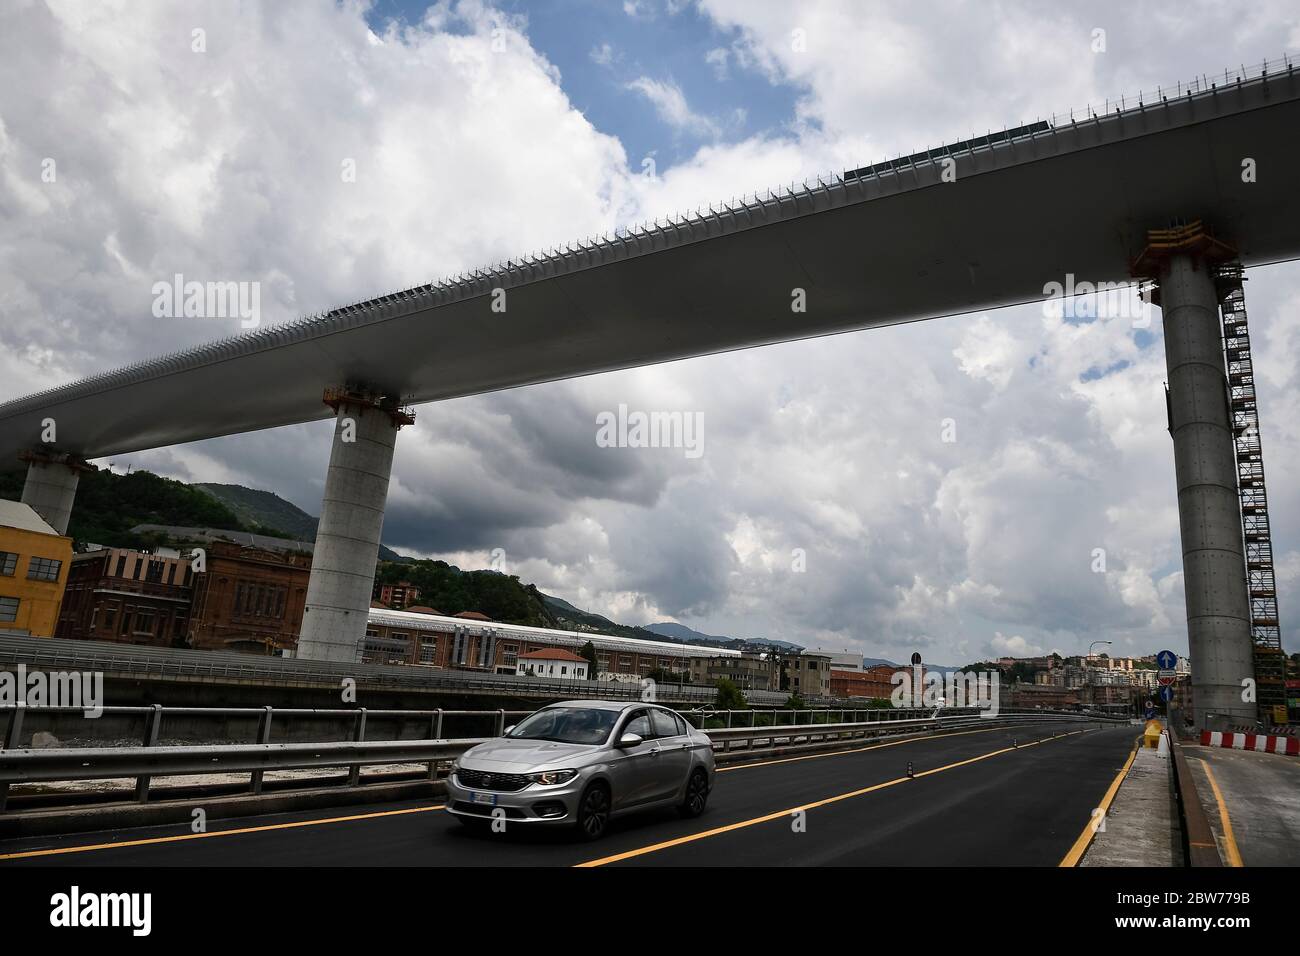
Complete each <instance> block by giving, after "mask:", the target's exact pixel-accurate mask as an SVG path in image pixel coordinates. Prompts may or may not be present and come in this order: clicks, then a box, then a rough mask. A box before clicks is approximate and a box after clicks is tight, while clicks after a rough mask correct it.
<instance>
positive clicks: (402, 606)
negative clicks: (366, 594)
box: [370, 581, 420, 611]
mask: <svg viewBox="0 0 1300 956" xmlns="http://www.w3.org/2000/svg"><path fill="white" fill-rule="evenodd" d="M370 598H371V600H372V601H378V602H379V603H380V604H382V605H383V606H384V607H391V608H396V609H397V610H399V611H405V610H408V609H409V608H410V607H411V606H412V605H418V604H419V603H420V589H419V588H417V587H416V586H415V585H414V584H412V583H411V582H410V581H398V582H397V583H396V584H380V583H379V582H378V581H376V582H375V589H374V592H373V593H372V594H371V595H370Z"/></svg>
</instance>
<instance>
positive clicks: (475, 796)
mask: <svg viewBox="0 0 1300 956" xmlns="http://www.w3.org/2000/svg"><path fill="white" fill-rule="evenodd" d="M469 802H470V803H486V804H487V805H488V806H492V807H495V806H496V805H497V795H496V794H495V793H471V794H470V795H469Z"/></svg>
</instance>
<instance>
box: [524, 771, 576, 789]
mask: <svg viewBox="0 0 1300 956" xmlns="http://www.w3.org/2000/svg"><path fill="white" fill-rule="evenodd" d="M577 775H578V771H576V770H543V771H542V772H541V773H530V774H529V775H528V779H529V780H530V781H531V782H533V783H537V784H541V785H542V786H543V787H555V786H558V785H559V784H562V783H568V782H569V781H570V780H572V779H573V778H574V777H576V776H577Z"/></svg>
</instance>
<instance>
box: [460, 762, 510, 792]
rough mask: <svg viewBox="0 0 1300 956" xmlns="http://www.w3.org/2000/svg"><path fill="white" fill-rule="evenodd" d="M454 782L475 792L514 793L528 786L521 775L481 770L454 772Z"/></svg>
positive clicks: (462, 769)
mask: <svg viewBox="0 0 1300 956" xmlns="http://www.w3.org/2000/svg"><path fill="white" fill-rule="evenodd" d="M456 780H457V781H458V782H459V783H460V785H461V786H462V787H472V788H473V789H475V790H495V791H497V792H498V793H514V792H515V791H517V790H522V789H524V787H526V786H528V777H526V776H525V775H524V774H522V773H487V772H485V771H482V770H466V769H464V768H463V767H462V768H461V769H460V770H457V771H456Z"/></svg>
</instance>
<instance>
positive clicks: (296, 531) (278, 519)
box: [190, 483, 405, 561]
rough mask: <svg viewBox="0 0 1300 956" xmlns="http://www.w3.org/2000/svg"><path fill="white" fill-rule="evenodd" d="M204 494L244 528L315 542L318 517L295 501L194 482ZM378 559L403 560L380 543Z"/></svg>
mask: <svg viewBox="0 0 1300 956" xmlns="http://www.w3.org/2000/svg"><path fill="white" fill-rule="evenodd" d="M190 487H192V488H198V489H200V490H201V491H203V492H204V493H205V494H209V495H211V496H212V497H213V498H215V499H216V500H217V501H219V502H221V503H222V504H223V505H225V506H226V507H227V508H229V509H230V510H231V511H232V512H233V513H234V514H235V515H236V516H237V517H238V518H239V520H240V521H242V522H243V523H244V525H245V526H247V527H252V526H253V525H261V526H262V527H268V528H279V529H280V532H281V533H279V534H278V535H277V537H287V538H296V539H298V540H299V541H315V540H316V525H317V523H318V521H319V519H317V518H314V517H312V516H311V515H309V514H308V513H307V512H305V511H303V510H302V509H301V508H299V507H298V506H297V505H295V504H291V503H290V502H288V501H285V500H284V499H283V498H281V497H280V496H279V495H277V494H275V493H274V492H270V491H259V490H258V489H256V488H245V487H244V486H243V485H218V484H209V483H203V484H195V485H191V486H190ZM379 560H381V561H401V560H405V559H404V558H403V557H402V556H401V555H400V554H398V553H397V552H396V551H393V550H391V549H390V548H386V547H384V545H382V544H381V545H380V546H379Z"/></svg>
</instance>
